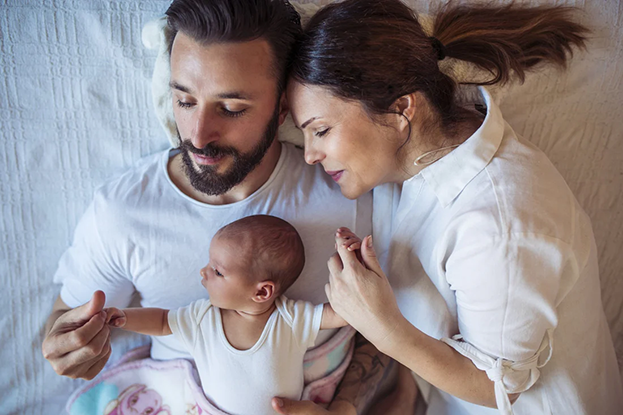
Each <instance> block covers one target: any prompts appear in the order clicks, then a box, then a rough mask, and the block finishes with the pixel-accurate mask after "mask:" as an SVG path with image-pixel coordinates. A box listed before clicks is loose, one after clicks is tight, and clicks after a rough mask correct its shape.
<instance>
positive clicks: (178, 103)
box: [177, 99, 193, 108]
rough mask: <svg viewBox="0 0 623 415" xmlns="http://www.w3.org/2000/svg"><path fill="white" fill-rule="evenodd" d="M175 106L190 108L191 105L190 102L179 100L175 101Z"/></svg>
mask: <svg viewBox="0 0 623 415" xmlns="http://www.w3.org/2000/svg"><path fill="white" fill-rule="evenodd" d="M177 106H178V107H180V108H190V107H192V106H193V104H191V103H190V102H183V101H181V100H179V99H178V100H177Z"/></svg>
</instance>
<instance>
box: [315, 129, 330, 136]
mask: <svg viewBox="0 0 623 415" xmlns="http://www.w3.org/2000/svg"><path fill="white" fill-rule="evenodd" d="M329 130H330V128H325V129H324V130H319V131H316V132H315V133H314V135H315V136H316V137H322V136H324V135H325V134H326V133H328V132H329Z"/></svg>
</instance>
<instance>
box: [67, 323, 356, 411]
mask: <svg viewBox="0 0 623 415" xmlns="http://www.w3.org/2000/svg"><path fill="white" fill-rule="evenodd" d="M354 334H355V330H354V329H353V328H352V327H350V326H347V327H344V328H342V329H341V330H340V331H338V332H337V333H336V334H335V336H333V338H331V339H330V340H329V341H328V342H326V343H324V344H322V345H320V346H318V347H316V348H314V349H310V350H308V351H307V353H306V354H305V360H304V363H303V364H304V369H305V388H304V390H303V395H302V398H301V399H303V400H311V401H314V402H316V403H319V404H327V403H328V402H330V401H331V399H332V398H333V394H334V393H335V389H336V387H337V385H338V384H339V382H340V381H341V380H342V377H343V376H344V373H345V372H346V368H348V365H349V364H350V360H351V358H352V355H353V350H354V341H353V335H354ZM147 356H149V345H147V346H143V347H139V348H138V349H134V350H132V351H130V352H128V353H126V355H124V357H123V358H122V359H121V360H120V361H119V362H118V363H117V364H116V365H115V366H113V367H111V368H110V369H108V370H105V371H103V372H102V373H100V374H99V375H98V376H97V377H96V378H95V379H94V380H93V381H92V382H89V383H88V384H86V385H85V386H83V387H81V388H80V389H78V390H77V391H75V392H74V393H73V394H72V395H71V397H70V398H69V401H68V402H67V405H66V409H67V412H68V413H69V414H70V415H122V414H130V413H131V414H141V415H143V414H145V415H148V414H149V415H157V414H160V415H164V414H168V415H173V414H185V415H198V414H206V415H228V414H226V413H225V412H223V411H221V410H219V409H218V408H216V407H215V406H214V405H213V404H212V403H210V402H209V401H208V400H207V399H206V397H205V395H204V393H203V390H202V389H201V386H199V378H198V376H197V372H196V370H195V368H194V366H193V365H192V364H191V363H190V362H189V361H187V360H184V359H176V360H165V361H160V360H153V359H150V358H148V357H147Z"/></svg>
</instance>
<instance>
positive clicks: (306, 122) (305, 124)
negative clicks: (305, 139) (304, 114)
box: [300, 117, 320, 130]
mask: <svg viewBox="0 0 623 415" xmlns="http://www.w3.org/2000/svg"><path fill="white" fill-rule="evenodd" d="M318 118H320V117H311V118H310V119H309V120H307V121H305V122H304V123H303V124H301V127H300V128H301V130H302V129H303V128H305V127H307V126H308V125H309V123H310V122H312V121H316V120H317V119H318Z"/></svg>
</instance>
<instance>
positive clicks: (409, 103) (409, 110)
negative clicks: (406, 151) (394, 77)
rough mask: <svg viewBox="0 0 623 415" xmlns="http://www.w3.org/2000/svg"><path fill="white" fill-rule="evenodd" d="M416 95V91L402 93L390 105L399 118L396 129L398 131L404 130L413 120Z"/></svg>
mask: <svg viewBox="0 0 623 415" xmlns="http://www.w3.org/2000/svg"><path fill="white" fill-rule="evenodd" d="M416 98H417V95H416V93H415V92H414V93H411V94H407V95H403V96H401V97H400V98H398V99H397V100H396V101H394V103H393V104H392V106H391V109H392V111H393V112H395V113H396V114H397V115H398V117H399V119H398V120H397V122H398V129H399V130H400V131H404V130H405V129H407V128H409V123H411V122H413V119H414V117H415V111H416V109H417V99H416Z"/></svg>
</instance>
